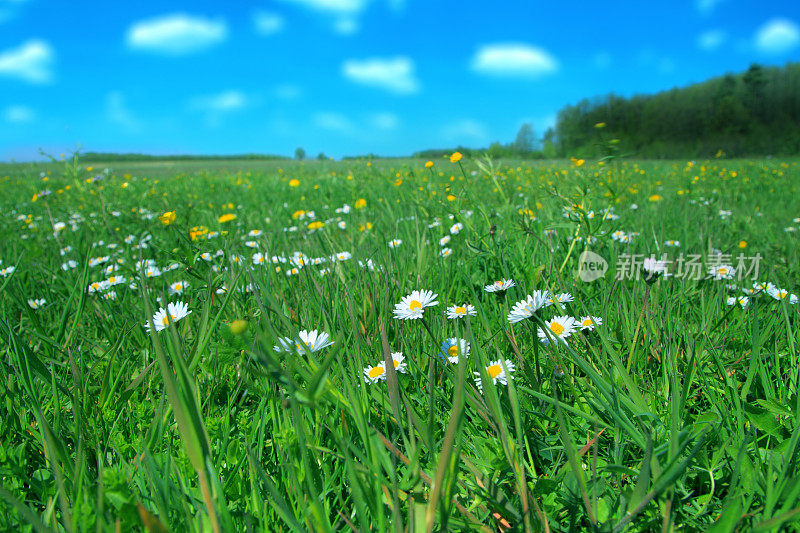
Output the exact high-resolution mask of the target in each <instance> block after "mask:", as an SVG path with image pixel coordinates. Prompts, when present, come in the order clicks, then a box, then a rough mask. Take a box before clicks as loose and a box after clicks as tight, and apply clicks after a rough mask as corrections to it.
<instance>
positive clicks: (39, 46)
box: [0, 39, 55, 83]
mask: <svg viewBox="0 0 800 533" xmlns="http://www.w3.org/2000/svg"><path fill="white" fill-rule="evenodd" d="M54 59H55V52H54V51H53V47H51V46H50V44H49V43H48V42H47V41H42V40H40V39H31V40H29V41H26V42H24V43H22V44H21V45H19V46H18V47H16V48H9V49H8V50H5V51H4V52H2V53H0V75H3V76H11V77H15V78H20V79H23V80H25V81H27V82H30V83H50V82H51V81H52V80H53V72H52V65H53V60H54Z"/></svg>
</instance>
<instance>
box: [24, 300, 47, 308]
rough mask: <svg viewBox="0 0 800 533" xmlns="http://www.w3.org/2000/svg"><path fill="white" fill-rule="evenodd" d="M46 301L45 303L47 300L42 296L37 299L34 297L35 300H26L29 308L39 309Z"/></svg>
mask: <svg viewBox="0 0 800 533" xmlns="http://www.w3.org/2000/svg"><path fill="white" fill-rule="evenodd" d="M46 303H47V300H45V299H44V298H38V299H35V300H28V307H30V308H31V309H39V308H41V307H42V306H43V305H44V304H46Z"/></svg>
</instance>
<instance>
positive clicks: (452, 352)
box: [447, 344, 458, 357]
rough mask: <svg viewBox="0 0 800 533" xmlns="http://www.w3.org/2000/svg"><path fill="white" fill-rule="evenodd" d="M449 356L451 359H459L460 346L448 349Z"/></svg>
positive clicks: (455, 345)
mask: <svg viewBox="0 0 800 533" xmlns="http://www.w3.org/2000/svg"><path fill="white" fill-rule="evenodd" d="M447 355H449V356H450V357H457V356H458V345H457V344H454V345H453V346H451V347H449V348H448V349H447Z"/></svg>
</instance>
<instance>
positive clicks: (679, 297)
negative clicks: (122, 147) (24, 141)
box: [0, 154, 800, 532]
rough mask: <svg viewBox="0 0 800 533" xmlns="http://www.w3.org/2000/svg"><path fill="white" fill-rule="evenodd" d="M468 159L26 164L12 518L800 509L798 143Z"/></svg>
mask: <svg viewBox="0 0 800 533" xmlns="http://www.w3.org/2000/svg"><path fill="white" fill-rule="evenodd" d="M456 159H458V157H453V158H452V160H451V158H450V157H449V154H448V157H442V158H438V159H435V160H433V161H431V162H427V163H426V161H425V160H415V159H404V160H373V161H368V160H352V161H341V162H334V161H310V162H292V161H269V162H252V161H247V162H218V161H215V162H200V163H193V162H177V163H175V164H171V163H168V162H167V163H165V162H149V163H124V164H123V163H120V164H115V165H114V166H111V168H106V166H105V165H103V164H91V165H88V164H87V163H84V162H81V161H80V160H79V159H77V158H67V159H65V160H61V161H53V162H52V163H48V164H41V165H23V164H15V165H3V166H0V191H2V195H0V208H1V209H2V213H3V216H2V218H0V260H1V261H2V263H0V398H2V401H3V406H4V415H3V416H2V418H0V509H1V510H2V512H0V530H3V531H68V532H73V531H74V532H78V531H108V530H116V531H132V530H146V531H167V530H169V531H214V532H227V531H349V530H353V531H381V532H382V531H397V532H400V531H414V532H419V531H608V532H617V531H643V530H644V531H674V530H687V531H697V530H712V531H800V481H798V479H800V442H799V441H800V424H798V421H799V420H800V400H799V399H798V387H799V386H800V383H799V381H800V333H798V323H799V322H800V305H799V304H797V303H796V301H797V297H796V296H794V295H796V294H800V286H799V283H798V282H799V281H800V246H798V238H800V218H798V217H800V165H799V164H798V162H797V161H795V160H784V159H758V160H726V159H714V160H707V161H685V160H683V161H634V160H626V161H623V160H609V161H606V162H605V164H603V162H598V161H589V160H587V161H582V160H577V159H574V160H572V161H569V160H568V161H542V162H522V161H489V160H479V159H478V160H472V159H469V158H466V157H465V158H463V159H461V160H459V161H455V160H456ZM587 250H588V251H591V252H594V253H596V254H597V255H599V256H600V257H601V258H602V259H604V260H605V261H606V262H607V264H608V271H607V272H606V273H605V275H604V276H603V277H601V278H599V279H596V280H594V281H584V280H583V279H582V275H583V274H584V273H585V270H584V268H583V263H582V262H581V260H580V259H581V257H582V254H583V252H584V251H587ZM651 256H653V257H654V258H656V259H657V260H656V261H647V263H646V264H645V262H644V261H643V259H644V258H645V257H648V258H649V257H651ZM661 259H664V260H666V263H662V262H660V261H659V260H661ZM690 262H691V264H693V265H696V268H692V269H689V268H687V265H689V264H690ZM645 266H646V267H647V268H646V269H645V268H644V267H645ZM756 267H757V271H756ZM503 280H507V281H508V280H511V281H513V283H510V282H506V283H502V282H503ZM422 291H431V292H430V293H428V292H422ZM519 302H522V303H519ZM178 304H181V305H178Z"/></svg>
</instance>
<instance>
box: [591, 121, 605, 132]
mask: <svg viewBox="0 0 800 533" xmlns="http://www.w3.org/2000/svg"><path fill="white" fill-rule="evenodd" d="M594 127H595V128H597V129H598V130H600V129H603V128H605V127H606V123H605V122H598V123H597V124H595V125H594Z"/></svg>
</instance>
